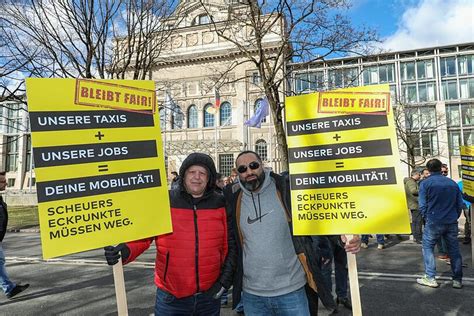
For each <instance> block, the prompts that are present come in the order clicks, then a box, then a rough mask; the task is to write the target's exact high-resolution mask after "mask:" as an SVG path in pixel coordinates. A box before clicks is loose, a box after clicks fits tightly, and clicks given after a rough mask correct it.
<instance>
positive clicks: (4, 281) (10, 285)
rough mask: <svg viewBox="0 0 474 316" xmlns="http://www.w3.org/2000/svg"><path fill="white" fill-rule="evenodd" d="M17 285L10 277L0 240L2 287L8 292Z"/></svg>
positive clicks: (0, 281)
mask: <svg viewBox="0 0 474 316" xmlns="http://www.w3.org/2000/svg"><path fill="white" fill-rule="evenodd" d="M15 286H16V284H15V283H13V282H12V281H10V279H9V278H8V274H7V270H6V269H5V254H4V253H3V248H2V242H0V287H1V288H2V290H3V292H5V294H8V293H10V292H11V290H13V289H14V288H15Z"/></svg>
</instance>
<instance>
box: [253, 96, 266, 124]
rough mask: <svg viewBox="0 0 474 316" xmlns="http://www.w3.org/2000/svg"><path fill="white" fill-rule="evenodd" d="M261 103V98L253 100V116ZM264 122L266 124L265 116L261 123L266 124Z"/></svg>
mask: <svg viewBox="0 0 474 316" xmlns="http://www.w3.org/2000/svg"><path fill="white" fill-rule="evenodd" d="M262 101H263V99H262V98H258V99H257V100H255V104H254V106H253V114H254V115H255V113H257V110H258V108H260V107H261V106H262ZM266 122H267V117H266V116H265V117H264V118H263V119H262V123H266Z"/></svg>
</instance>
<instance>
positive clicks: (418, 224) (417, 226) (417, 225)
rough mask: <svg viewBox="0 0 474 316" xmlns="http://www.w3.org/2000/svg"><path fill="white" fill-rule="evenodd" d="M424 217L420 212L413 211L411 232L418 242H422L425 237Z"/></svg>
mask: <svg viewBox="0 0 474 316" xmlns="http://www.w3.org/2000/svg"><path fill="white" fill-rule="evenodd" d="M422 230H423V217H422V216H421V212H420V210H411V232H412V234H413V238H414V239H415V240H417V241H421V238H422V236H423V233H422Z"/></svg>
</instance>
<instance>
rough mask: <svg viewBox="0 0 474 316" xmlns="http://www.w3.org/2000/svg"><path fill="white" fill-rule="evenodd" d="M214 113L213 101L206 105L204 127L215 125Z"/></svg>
mask: <svg viewBox="0 0 474 316" xmlns="http://www.w3.org/2000/svg"><path fill="white" fill-rule="evenodd" d="M214 113H215V108H214V106H213V105H212V104H211V103H208V104H206V106H204V124H203V127H213V126H214Z"/></svg>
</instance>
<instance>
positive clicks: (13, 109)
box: [1, 103, 26, 134]
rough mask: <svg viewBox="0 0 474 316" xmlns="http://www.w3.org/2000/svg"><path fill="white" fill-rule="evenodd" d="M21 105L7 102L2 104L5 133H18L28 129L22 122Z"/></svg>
mask: <svg viewBox="0 0 474 316" xmlns="http://www.w3.org/2000/svg"><path fill="white" fill-rule="evenodd" d="M21 111H22V109H21V105H20V104H15V103H7V104H5V105H4V106H2V113H1V114H2V116H1V117H2V129H1V130H3V132H4V133H5V134H18V133H20V132H23V131H26V128H24V126H23V124H22V118H21Z"/></svg>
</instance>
